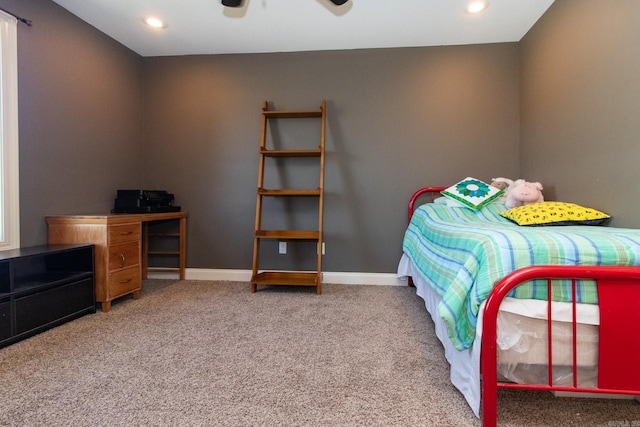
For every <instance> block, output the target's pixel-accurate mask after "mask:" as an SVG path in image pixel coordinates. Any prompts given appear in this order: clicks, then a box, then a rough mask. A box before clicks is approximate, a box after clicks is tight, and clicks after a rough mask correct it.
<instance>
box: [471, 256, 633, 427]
mask: <svg viewBox="0 0 640 427" xmlns="http://www.w3.org/2000/svg"><path fill="white" fill-rule="evenodd" d="M534 279H545V280H547V283H548V288H549V292H548V294H549V295H551V289H550V288H551V286H552V280H553V279H568V280H571V281H572V284H573V293H574V296H575V293H576V281H577V280H579V279H590V280H595V281H596V282H597V289H598V303H599V308H600V327H599V344H598V380H597V385H596V386H595V387H592V388H586V387H579V386H578V369H577V367H578V365H577V352H576V348H577V338H576V336H577V334H576V327H577V324H576V304H575V297H574V303H573V373H574V375H573V385H572V386H557V385H554V384H553V379H552V378H553V376H552V372H553V368H552V365H553V364H552V363H551V361H552V360H553V359H552V355H553V348H552V334H551V320H552V318H551V304H550V303H547V318H548V321H547V327H548V331H547V336H548V343H547V346H548V347H547V348H548V366H549V379H548V383H547V384H536V385H532V384H514V383H505V382H499V381H498V374H497V344H496V338H497V331H496V319H497V316H498V309H499V307H500V304H501V302H502V300H503V299H504V297H505V296H506V295H507V293H508V292H509V291H510V290H511V289H513V288H514V287H516V286H517V285H519V284H521V283H523V282H527V281H529V280H534ZM639 325H640V267H588V266H533V267H526V268H522V269H520V270H517V271H514V272H513V273H511V274H509V275H507V276H506V277H504V278H503V279H502V280H501V281H500V282H498V284H497V285H496V287H495V288H494V289H493V291H492V292H491V294H490V295H489V298H488V299H487V302H486V305H485V309H484V318H483V326H482V328H483V329H482V347H481V348H482V352H481V353H482V354H481V361H480V364H481V367H480V368H481V372H482V421H483V426H485V427H488V426H495V425H497V413H498V409H497V393H498V388H512V389H529V390H548V391H565V392H585V393H611V394H629V395H640V370H639V369H637V368H636V365H637V361H636V360H637V357H638V354H640V326H639Z"/></svg>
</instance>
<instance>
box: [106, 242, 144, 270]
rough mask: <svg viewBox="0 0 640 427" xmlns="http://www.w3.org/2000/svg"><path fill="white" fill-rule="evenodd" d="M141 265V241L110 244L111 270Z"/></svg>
mask: <svg viewBox="0 0 640 427" xmlns="http://www.w3.org/2000/svg"><path fill="white" fill-rule="evenodd" d="M134 265H140V242H139V241H136V242H129V243H122V244H119V245H112V246H109V271H113V270H119V269H121V268H128V267H133V266H134Z"/></svg>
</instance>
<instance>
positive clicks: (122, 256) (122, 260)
mask: <svg viewBox="0 0 640 427" xmlns="http://www.w3.org/2000/svg"><path fill="white" fill-rule="evenodd" d="M122 267H124V254H123V253H120V268H122Z"/></svg>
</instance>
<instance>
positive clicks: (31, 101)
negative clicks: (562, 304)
mask: <svg viewBox="0 0 640 427" xmlns="http://www.w3.org/2000/svg"><path fill="white" fill-rule="evenodd" d="M0 6H2V7H5V8H7V9H9V10H12V11H14V12H16V13H19V14H22V15H24V16H26V17H27V18H30V19H32V20H33V21H34V25H33V27H26V26H24V25H22V24H20V26H19V30H18V31H19V34H18V37H19V51H18V56H19V58H18V59H19V78H20V88H19V90H20V99H19V102H20V149H21V160H20V167H21V182H20V184H21V221H22V223H21V232H22V243H23V245H25V246H28V245H34V244H39V243H44V242H45V241H46V226H45V223H44V216H45V215H47V214H57V213H85V212H86V213H95V212H100V211H102V212H106V211H108V210H109V209H110V207H111V206H112V203H113V197H114V192H115V190H116V189H117V188H123V187H134V188H135V187H147V188H166V189H168V190H171V191H172V192H174V193H175V194H176V197H177V202H178V203H179V204H181V205H182V206H183V207H184V209H185V210H187V211H189V214H190V222H189V230H188V239H189V240H188V256H187V265H188V266H189V267H197V268H243V269H244V268H249V266H250V263H251V245H252V239H251V232H252V229H253V217H254V206H255V196H254V195H255V185H256V180H257V160H258V159H257V152H256V150H257V145H258V142H259V132H260V107H261V104H262V102H263V101H264V100H269V101H271V102H273V104H274V105H275V106H276V107H277V108H315V107H316V106H317V105H318V103H319V102H320V100H321V99H322V98H326V99H327V101H328V107H329V123H328V134H327V151H328V154H327V182H326V187H327V206H326V212H325V225H326V241H327V255H326V256H325V265H324V267H325V270H327V271H369V272H393V271H394V270H395V267H396V263H397V260H398V257H399V256H400V243H401V239H402V232H403V228H404V222H405V205H406V201H407V199H408V197H409V196H410V194H411V193H412V192H413V190H415V189H416V188H418V187H420V186H422V185H426V184H443V185H444V184H450V183H453V182H454V181H455V180H457V179H459V178H463V177H465V176H467V175H472V176H476V177H478V178H481V179H487V180H488V179H490V178H492V177H494V176H497V175H503V176H508V177H517V176H518V174H521V176H523V177H525V178H527V179H533V180H540V181H542V182H543V183H544V184H545V185H546V188H547V189H546V190H545V195H547V196H548V198H557V199H562V200H567V201H575V202H580V203H585V204H591V205H594V206H595V207H600V208H602V209H605V210H607V211H608V212H610V213H612V214H613V215H614V217H615V220H614V221H616V222H617V225H623V226H627V225H628V226H638V221H637V220H636V219H635V211H636V210H637V208H638V206H637V205H638V203H640V202H638V201H637V198H636V197H633V196H634V195H636V193H637V192H638V190H637V188H636V186H635V179H634V178H635V176H634V172H635V159H636V158H637V150H638V149H639V148H638V144H637V143H636V140H637V135H638V134H639V132H638V131H639V129H638V126H640V124H639V123H638V120H633V119H634V118H635V117H636V116H637V111H638V107H639V105H638V103H639V102H640V97H639V96H638V92H639V89H640V88H639V85H640V83H639V80H638V79H637V71H638V69H639V68H640V67H639V61H640V54H639V51H638V49H640V48H639V47H638V44H637V43H635V41H636V40H638V39H639V37H638V36H639V34H638V31H639V30H638V29H637V27H636V26H635V23H636V22H639V21H640V19H639V18H640V11H639V8H640V3H638V2H636V1H633V0H616V1H613V0H610V1H607V2H601V1H596V0H562V1H558V2H555V3H554V5H553V6H552V7H551V8H550V9H549V11H548V12H547V13H546V14H545V15H544V16H543V17H542V19H541V21H540V22H539V23H538V24H536V25H535V26H534V28H533V29H532V30H531V31H530V32H529V34H527V36H526V37H525V39H524V40H523V41H522V42H521V43H517V44H516V43H511V44H494V45H477V46H457V47H434V48H409V49H380V50H360V51H337V52H307V53H290V54H264V55H224V56H190V57H170V58H141V57H139V56H138V55H136V54H135V53H133V52H131V51H129V50H128V49H126V48H124V47H123V46H121V45H119V44H118V43H116V42H114V41H113V40H111V39H110V38H108V37H106V36H105V35H104V34H102V33H100V32H99V31H97V30H95V29H94V28H92V27H90V26H88V25H87V24H86V23H84V22H82V21H81V20H79V19H77V18H75V17H73V16H72V15H70V14H68V13H67V12H66V11H64V10H63V9H61V8H60V7H58V6H57V5H55V4H54V3H53V2H50V1H48V0H47V1H43V0H21V1H15V0H0ZM520 150H521V153H520ZM274 257H275V258H277V255H276V254H275V251H274Z"/></svg>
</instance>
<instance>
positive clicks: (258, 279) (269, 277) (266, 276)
mask: <svg viewBox="0 0 640 427" xmlns="http://www.w3.org/2000/svg"><path fill="white" fill-rule="evenodd" d="M318 277H319V274H318V273H302V272H298V271H296V272H289V271H263V272H261V273H258V274H256V275H254V276H253V277H252V278H251V283H255V284H260V285H294V286H296V285H297V286H316V285H317V284H318V282H319V281H318Z"/></svg>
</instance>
